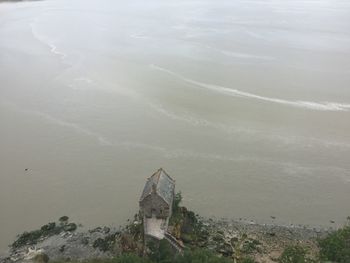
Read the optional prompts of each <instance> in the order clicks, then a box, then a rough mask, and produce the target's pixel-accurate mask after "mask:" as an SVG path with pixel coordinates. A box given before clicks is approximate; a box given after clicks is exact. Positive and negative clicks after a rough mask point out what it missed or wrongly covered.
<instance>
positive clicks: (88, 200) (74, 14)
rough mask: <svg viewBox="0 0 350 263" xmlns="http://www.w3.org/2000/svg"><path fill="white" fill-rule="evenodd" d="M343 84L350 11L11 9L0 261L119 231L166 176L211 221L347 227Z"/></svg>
mask: <svg viewBox="0 0 350 263" xmlns="http://www.w3.org/2000/svg"><path fill="white" fill-rule="evenodd" d="M349 83H350V3H349V2H348V1H342V0H338V1H327V0H313V1H306V0H299V1H295V0H286V1H282V2H281V1H277V0H269V1H263V0H254V1H245V0H235V1H226V0H219V1H212V0H201V1H196V0H180V1H179V0H177V1H172V0H169V1H160V0H150V1H141V0H131V1H120V0H117V1H112V0H100V1H96V0H95V1H93V0H84V1H83V0H74V1H71V0H69V1H68V0H50V1H49V0H48V1H40V2H23V3H2V4H0V121H1V124H0V167H1V168H0V237H1V238H0V248H1V249H5V248H6V245H7V244H8V243H10V242H11V240H13V238H14V237H15V235H16V234H17V233H20V232H22V231H24V230H29V229H32V228H35V227H38V226H40V225H42V224H45V223H47V222H48V221H52V220H55V219H56V218H58V217H60V216H62V215H68V216H70V217H71V218H72V220H74V221H78V222H81V223H83V224H84V225H86V226H88V227H90V226H91V227H92V226H95V225H99V224H116V225H119V224H122V223H124V222H125V220H126V219H127V218H130V217H132V216H133V214H134V213H135V212H136V211H137V209H138V198H139V195H140V193H141V190H142V187H143V184H144V182H145V178H146V177H148V176H149V175H151V174H152V173H153V172H154V170H156V169H158V168H159V167H163V168H165V169H166V170H167V171H168V173H169V174H170V175H172V176H173V177H174V178H175V179H176V181H177V189H179V190H181V191H182V192H183V195H184V199H185V200H184V202H185V204H186V205H188V206H189V207H190V208H192V209H194V210H195V211H198V212H199V213H201V214H202V215H205V216H217V217H230V218H236V219H238V218H243V219H244V218H246V219H247V220H254V221H257V222H265V223H271V222H272V219H271V218H270V216H275V217H276V220H275V221H276V222H278V223H282V224H307V225H312V226H329V221H330V220H335V221H336V224H337V225H340V224H342V223H343V222H344V221H345V218H346V216H348V215H349V211H350V202H349V200H350V91H349ZM25 169H28V171H25Z"/></svg>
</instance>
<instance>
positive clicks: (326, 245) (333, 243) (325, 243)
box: [319, 226, 350, 263]
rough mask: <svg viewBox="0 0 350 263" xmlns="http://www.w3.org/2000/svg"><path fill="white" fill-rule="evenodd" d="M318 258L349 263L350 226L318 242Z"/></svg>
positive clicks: (338, 262)
mask: <svg viewBox="0 0 350 263" xmlns="http://www.w3.org/2000/svg"><path fill="white" fill-rule="evenodd" d="M319 247H320V258H321V259H322V260H329V261H333V262H337V263H349V262H350V226H346V227H344V228H342V229H339V230H337V231H336V232H334V233H331V234H329V235H328V236H327V237H326V238H324V239H322V240H319Z"/></svg>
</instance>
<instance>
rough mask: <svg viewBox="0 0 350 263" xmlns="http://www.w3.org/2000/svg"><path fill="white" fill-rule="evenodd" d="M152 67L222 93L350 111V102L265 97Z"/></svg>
mask: <svg viewBox="0 0 350 263" xmlns="http://www.w3.org/2000/svg"><path fill="white" fill-rule="evenodd" d="M150 66H151V68H152V69H155V70H159V71H162V72H165V73H167V74H170V75H172V76H174V77H177V78H179V79H181V80H183V81H185V82H187V83H189V84H192V85H195V86H199V87H202V88H205V89H208V90H212V91H214V92H218V93H222V94H225V95H228V96H234V97H242V98H247V99H255V100H260V101H265V102H272V103H277V104H282V105H289V106H293V107H298V108H303V109H308V110H318V111H349V109H350V104H344V103H338V102H313V101H303V100H296V101H293V100H286V99H279V98H271V97H265V96H260V95H257V94H253V93H249V92H245V91H241V90H237V89H231V88H227V87H223V86H218V85H213V84H207V83H203V82H199V81H195V80H192V79H189V78H186V77H184V76H182V75H180V74H178V73H176V72H173V71H170V70H168V69H165V68H162V67H159V66H157V65H153V64H151V65H150Z"/></svg>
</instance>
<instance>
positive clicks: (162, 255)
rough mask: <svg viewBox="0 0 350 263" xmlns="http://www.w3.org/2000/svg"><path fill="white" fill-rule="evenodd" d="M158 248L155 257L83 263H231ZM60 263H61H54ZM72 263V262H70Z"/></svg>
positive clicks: (131, 256) (196, 253) (209, 254)
mask: <svg viewBox="0 0 350 263" xmlns="http://www.w3.org/2000/svg"><path fill="white" fill-rule="evenodd" d="M162 249H164V248H160V249H159V252H158V253H156V255H153V256H150V257H140V256H137V255H135V254H123V255H120V256H118V257H115V258H113V259H104V260H91V261H87V262H85V263H232V262H233V261H232V260H230V259H227V258H223V257H218V256H216V255H214V254H213V253H212V252H210V251H209V250H203V249H197V250H194V251H190V250H188V251H185V253H184V254H183V255H177V256H174V255H170V254H168V253H169V251H162ZM56 263H61V262H56ZM71 263H73V261H71ZM242 263H254V261H242Z"/></svg>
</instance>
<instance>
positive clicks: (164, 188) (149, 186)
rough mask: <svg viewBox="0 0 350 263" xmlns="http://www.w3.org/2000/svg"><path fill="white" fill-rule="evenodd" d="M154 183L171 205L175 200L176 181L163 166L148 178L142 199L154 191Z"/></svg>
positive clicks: (161, 195)
mask: <svg viewBox="0 0 350 263" xmlns="http://www.w3.org/2000/svg"><path fill="white" fill-rule="evenodd" d="M153 185H154V188H155V190H156V192H157V194H158V195H159V196H160V197H162V198H163V199H164V201H165V202H166V203H167V204H169V205H170V204H171V203H172V201H173V194H174V189H175V181H174V180H173V179H172V178H171V177H170V176H169V175H168V174H167V173H166V172H165V171H164V170H163V169H162V168H160V169H159V170H158V171H157V172H155V173H154V174H153V175H152V176H151V177H149V178H148V179H147V182H146V184H145V187H144V188H143V192H142V195H141V198H140V201H142V200H143V199H145V197H146V196H148V195H150V194H151V193H152V190H153Z"/></svg>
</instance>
